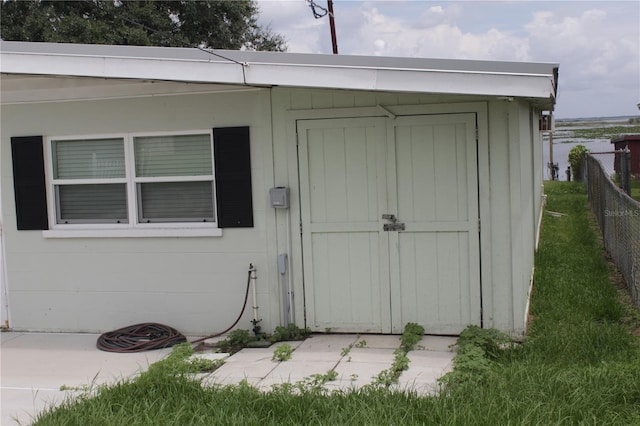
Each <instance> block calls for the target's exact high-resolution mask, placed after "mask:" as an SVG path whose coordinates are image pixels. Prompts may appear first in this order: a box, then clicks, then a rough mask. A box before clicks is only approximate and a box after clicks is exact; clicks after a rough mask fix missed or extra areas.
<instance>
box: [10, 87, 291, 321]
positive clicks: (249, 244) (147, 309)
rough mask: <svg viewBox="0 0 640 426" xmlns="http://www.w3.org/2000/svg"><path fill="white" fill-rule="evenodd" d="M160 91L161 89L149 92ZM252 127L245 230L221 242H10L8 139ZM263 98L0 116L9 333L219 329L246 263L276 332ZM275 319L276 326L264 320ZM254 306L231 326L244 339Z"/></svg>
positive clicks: (235, 308)
mask: <svg viewBox="0 0 640 426" xmlns="http://www.w3.org/2000/svg"><path fill="white" fill-rule="evenodd" d="M156 84H161V83H156ZM226 126H250V137H251V162H252V183H253V203H254V222H255V227H254V228H245V229H224V230H223V235H222V237H208V238H202V237H194V238H185V237H180V238H135V239H132V238H73V239H56V238H43V234H42V232H41V231H17V230H16V218H15V205H14V200H13V187H12V185H13V183H12V167H11V151H10V138H11V137H12V136H28V135H44V136H48V135H55V136H64V135H74V134H78V135H87V134H104V133H112V132H144V131H178V130H194V129H210V128H213V127H226ZM271 146H272V141H271V122H270V92H269V90H253V91H244V92H234V93H220V94H217V93H213V94H199V95H183V96H157V97H138V98H130V99H121V100H93V101H71V102H61V103H42V104H16V105H3V108H2V156H1V158H2V165H1V168H2V197H3V203H2V205H3V218H4V221H5V223H4V226H5V235H4V237H5V243H6V248H7V250H6V253H5V254H6V259H7V272H8V278H9V282H8V285H9V292H10V300H11V306H10V309H11V314H12V324H11V325H12V327H13V328H14V329H33V330H49V331H61V330H73V331H105V330H110V329H113V328H117V327H121V326H125V325H129V324H134V323H137V322H147V321H153V322H161V323H165V324H168V325H171V326H173V327H176V328H177V329H179V330H180V331H182V332H183V333H192V334H202V333H211V332H215V331H219V330H221V329H223V328H226V327H227V326H228V325H230V324H231V322H232V321H233V320H234V319H235V318H236V317H237V315H238V313H239V311H240V308H241V304H242V301H243V298H244V290H245V284H246V279H247V270H248V267H249V264H250V263H254V264H255V265H256V267H257V268H258V295H259V306H260V315H261V316H262V317H263V318H264V319H265V320H264V322H263V324H262V325H263V326H264V328H265V329H267V330H268V329H272V327H274V326H275V325H278V323H277V321H278V318H279V316H278V312H279V298H278V297H277V288H273V286H274V285H277V276H276V271H275V258H274V259H271V258H269V257H268V249H267V246H268V245H269V244H270V242H271V241H272V240H273V238H274V235H273V231H272V230H273V229H274V212H273V209H271V208H270V207H268V204H267V194H268V189H269V188H270V187H271V186H273V172H272V170H273V169H272V162H273V159H272V149H271ZM272 318H273V319H275V321H276V322H275V324H274V322H273V321H272ZM250 319H251V300H249V306H248V308H247V311H246V313H245V315H244V318H243V319H242V320H241V322H240V324H239V325H238V327H241V328H245V329H248V328H251V324H250V323H249V320H250Z"/></svg>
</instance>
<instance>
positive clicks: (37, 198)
mask: <svg viewBox="0 0 640 426" xmlns="http://www.w3.org/2000/svg"><path fill="white" fill-rule="evenodd" d="M11 158H12V161H13V190H14V195H15V200H16V220H17V222H18V229H19V230H37V229H49V223H48V220H47V194H46V184H45V178H44V152H43V149H42V136H24V137H13V138H11Z"/></svg>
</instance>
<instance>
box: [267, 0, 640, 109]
mask: <svg viewBox="0 0 640 426" xmlns="http://www.w3.org/2000/svg"><path fill="white" fill-rule="evenodd" d="M315 3H316V4H318V5H319V6H321V7H324V8H326V7H327V1H326V0H315ZM333 4H334V16H335V24H336V34H337V41H338V50H339V53H340V54H344V55H371V56H378V55H379V56H401V57H424V58H447V59H448V58H450V59H480V60H495V61H519V62H550V63H557V64H560V72H559V83H558V98H557V102H556V109H555V112H554V114H555V116H556V118H579V117H612V116H628V115H634V116H637V115H640V111H638V107H637V104H638V103H640V1H638V0H628V1H482V0H475V1H473V0H468V1H427V0H393V1H392V0H377V1H376V0H373V1H372V0H369V1H360V0H334V2H333ZM258 6H259V7H260V19H259V21H258V22H259V23H260V24H261V25H269V26H270V27H271V29H272V30H273V31H274V32H276V33H279V34H282V35H283V36H284V37H285V38H286V39H287V45H288V51H289V52H295V53H325V54H331V53H332V48H331V35H330V30H329V19H328V17H326V16H325V17H324V18H319V19H315V18H314V16H313V12H312V10H311V8H310V7H309V2H308V0H258ZM318 11H320V10H318Z"/></svg>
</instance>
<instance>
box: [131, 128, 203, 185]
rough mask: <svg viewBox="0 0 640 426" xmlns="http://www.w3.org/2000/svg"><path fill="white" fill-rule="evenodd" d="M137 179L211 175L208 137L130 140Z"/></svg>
mask: <svg viewBox="0 0 640 426" xmlns="http://www.w3.org/2000/svg"><path fill="white" fill-rule="evenodd" d="M133 144H134V148H135V157H136V176H137V177H161V176H202V175H212V174H213V167H212V161H211V136H210V135H208V134H204V135H175V136H153V137H149V136H145V137H135V138H134V139H133Z"/></svg>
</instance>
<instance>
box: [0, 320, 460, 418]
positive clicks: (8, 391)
mask: <svg viewBox="0 0 640 426" xmlns="http://www.w3.org/2000/svg"><path fill="white" fill-rule="evenodd" d="M97 338H98V335H95V334H63V333H59V334H53V333H52V334H45V333H17V332H4V333H0V343H1V350H0V379H1V381H0V393H1V405H0V411H1V412H2V414H1V418H0V425H2V426H5V425H16V424H22V425H27V424H30V423H31V421H32V419H33V417H34V415H35V414H36V413H38V412H40V411H42V410H43V409H45V408H46V407H49V406H51V405H57V404H59V403H60V402H62V401H63V400H64V399H65V398H68V397H73V395H74V394H77V393H78V390H79V389H83V388H86V387H87V386H91V385H92V384H96V385H98V384H108V383H113V382H116V381H118V380H119V379H123V378H130V377H134V376H135V375H136V374H139V373H140V372H141V371H143V370H145V369H146V368H147V367H148V365H149V364H151V363H154V362H156V361H158V360H160V359H162V358H163V357H164V356H166V355H167V354H168V353H169V352H170V351H171V350H170V349H162V350H156V351H149V352H142V353H133V354H117V353H110V352H103V351H100V350H98V349H96V346H95V343H96V340H97ZM455 341H456V339H455V338H452V337H438V336H424V338H423V339H422V341H421V342H419V343H418V344H417V345H416V349H415V350H413V351H411V352H409V354H408V357H409V359H410V363H409V369H408V370H406V371H404V372H403V373H402V375H401V376H400V380H399V383H398V385H396V387H397V388H398V389H403V390H413V391H416V392H419V393H423V394H426V393H431V392H433V391H434V390H435V386H436V381H437V379H438V378H439V377H440V376H442V375H443V374H444V373H446V372H447V371H449V370H450V369H451V368H452V359H453V357H454V353H453V352H452V351H451V349H450V345H453V344H454V343H455ZM283 343H284V342H283ZM286 343H289V344H290V345H291V346H292V348H293V349H294V351H293V353H292V357H291V359H290V360H288V361H284V362H276V361H272V357H273V352H274V349H275V348H276V347H277V345H278V344H276V345H273V346H271V347H269V348H255V349H254V348H247V349H243V350H241V351H240V352H238V353H236V354H234V355H233V356H228V355H227V354H213V353H211V354H198V356H206V357H212V358H224V359H225V363H224V365H223V366H222V367H220V368H219V369H218V370H216V371H214V372H213V373H211V374H209V375H207V376H205V377H203V383H204V384H210V385H213V384H220V385H225V384H237V383H239V382H240V381H242V380H246V381H247V382H248V383H249V384H251V385H254V386H256V387H258V388H260V389H265V390H268V389H270V388H271V386H272V385H274V384H279V383H283V382H290V383H296V382H301V381H304V380H305V379H308V378H309V377H310V376H312V375H315V374H326V373H327V372H328V371H331V370H335V371H336V373H337V377H336V379H335V380H333V381H331V382H327V383H326V385H325V386H326V387H327V388H328V389H355V388H358V387H360V386H363V385H365V384H368V383H371V382H372V380H373V378H374V377H375V376H376V375H377V374H378V373H380V372H381V371H382V370H385V369H388V368H390V367H391V364H392V363H393V360H394V353H393V352H394V350H396V349H397V348H398V347H399V346H400V338H399V336H390V335H362V336H359V335H355V334H354V335H351V334H349V335H347V334H337V335H333V334H332V335H324V334H319V335H313V336H312V337H309V338H307V339H306V340H305V341H302V342H286ZM280 344H282V343H280ZM61 388H63V389H68V390H61Z"/></svg>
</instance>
